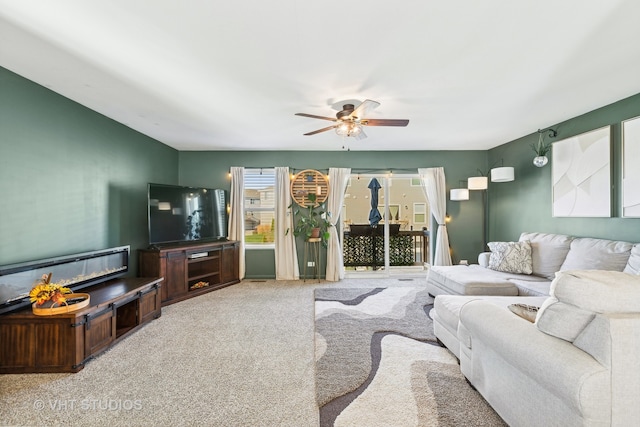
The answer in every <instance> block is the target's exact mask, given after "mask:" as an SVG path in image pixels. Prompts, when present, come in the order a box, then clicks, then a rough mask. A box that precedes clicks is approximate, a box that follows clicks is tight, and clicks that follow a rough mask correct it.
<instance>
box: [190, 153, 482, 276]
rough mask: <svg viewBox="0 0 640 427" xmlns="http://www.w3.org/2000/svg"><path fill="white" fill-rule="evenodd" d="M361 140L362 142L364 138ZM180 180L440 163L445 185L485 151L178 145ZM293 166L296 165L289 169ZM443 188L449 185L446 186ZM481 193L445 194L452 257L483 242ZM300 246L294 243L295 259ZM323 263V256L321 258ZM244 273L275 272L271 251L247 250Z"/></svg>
mask: <svg viewBox="0 0 640 427" xmlns="http://www.w3.org/2000/svg"><path fill="white" fill-rule="evenodd" d="M362 144H363V146H364V147H366V145H364V144H366V141H364V142H363V143H362ZM179 157H180V183H181V184H182V185H191V186H211V187H216V188H224V189H227V190H229V188H230V181H229V179H228V173H229V168H230V167H232V166H244V167H247V168H260V167H275V166H288V167H289V168H290V169H291V170H292V172H295V171H300V170H303V169H317V170H321V171H324V172H326V171H327V170H328V169H329V167H350V168H351V169H352V170H353V171H354V172H355V171H358V170H359V171H361V172H363V171H364V170H367V171H378V170H379V171H387V170H392V171H394V170H395V171H396V173H403V172H404V173H416V172H417V169H418V168H422V167H435V166H443V167H444V169H445V175H446V177H447V183H448V185H453V186H454V187H457V186H458V183H459V180H462V179H466V178H467V177H468V176H469V175H473V174H474V173H475V172H476V170H477V169H478V168H480V169H484V170H486V167H487V166H486V165H487V153H486V152H485V151H437V152H436V151H396V152H390V151H380V152H375V151H374V152H372V151H339V152H335V151H333V152H332V151H308V152H307V151H305V152H302V151H260V152H256V151H251V152H249V151H233V152H230V151H223V152H219V151H202V152H200V151H199V152H195V151H183V152H180V155H179ZM294 169H295V170H294ZM447 190H448V188H447ZM479 197H480V194H474V195H472V199H473V198H477V203H468V204H462V203H460V202H451V201H449V200H448V191H447V204H448V212H449V214H450V215H451V217H452V221H451V222H450V223H449V228H448V230H449V238H450V243H451V247H452V249H453V254H454V258H455V259H469V260H475V259H477V255H478V253H479V252H480V251H481V248H482V222H481V218H482V205H481V202H480V200H481V199H480V198H479ZM302 247H303V245H302V244H301V242H300V244H298V251H299V255H300V256H299V261H300V263H302V258H303V257H302V252H301V251H302ZM323 264H324V262H323ZM246 265H247V270H246V277H247V278H267V277H274V276H275V270H274V254H273V251H269V250H252V251H247V262H246Z"/></svg>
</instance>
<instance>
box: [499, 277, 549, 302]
mask: <svg viewBox="0 0 640 427" xmlns="http://www.w3.org/2000/svg"><path fill="white" fill-rule="evenodd" d="M530 277H532V278H533V277H536V278H537V279H540V280H523V279H509V281H510V282H512V283H513V284H514V285H516V287H517V288H518V295H520V296H525V297H537V296H549V292H550V290H551V280H546V279H543V278H541V277H537V276H533V275H532V276H530Z"/></svg>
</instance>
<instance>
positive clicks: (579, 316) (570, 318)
mask: <svg viewBox="0 0 640 427" xmlns="http://www.w3.org/2000/svg"><path fill="white" fill-rule="evenodd" d="M594 317H595V313H594V312H592V311H589V310H585V309H583V308H580V307H576V306H574V305H571V304H567V303H564V302H560V301H558V299H557V298H554V297H551V298H549V299H547V300H546V301H545V302H544V303H543V304H542V306H541V307H540V310H538V313H537V316H536V318H535V324H536V326H537V328H538V329H539V330H541V331H542V332H544V333H545V334H549V335H553V336H554V337H558V338H561V339H563V340H565V341H569V342H573V341H575V339H576V338H577V337H578V335H580V333H581V332H582V331H583V330H584V328H586V327H587V325H588V324H589V323H591V321H592V320H593V318H594Z"/></svg>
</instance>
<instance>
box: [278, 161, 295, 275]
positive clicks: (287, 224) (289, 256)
mask: <svg viewBox="0 0 640 427" xmlns="http://www.w3.org/2000/svg"><path fill="white" fill-rule="evenodd" d="M290 185H291V180H290V179H289V168H288V167H276V188H275V193H276V194H275V196H276V209H275V211H276V229H275V239H274V240H275V246H276V254H275V255H276V280H297V279H299V278H300V267H298V253H297V252H296V238H295V236H294V235H293V213H292V211H291V209H290V208H289V206H291V192H290V191H289V187H290ZM287 230H289V231H288V232H287Z"/></svg>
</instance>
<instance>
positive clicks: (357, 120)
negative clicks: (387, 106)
mask: <svg viewBox="0 0 640 427" xmlns="http://www.w3.org/2000/svg"><path fill="white" fill-rule="evenodd" d="M379 105H380V103H379V102H376V101H372V100H370V99H367V100H365V101H363V102H362V103H361V104H360V105H358V107H357V108H355V107H354V105H353V104H344V105H343V106H342V111H338V113H336V118H335V119H334V118H332V117H324V116H316V115H314V114H306V113H296V116H302V117H310V118H312V119H321V120H329V121H332V122H334V124H333V125H331V126H327V127H326V128H322V129H318V130H314V131H313V132H308V133H305V135H307V136H308V135H315V134H317V133H321V132H326V131H328V130H331V129H335V131H336V133H337V134H338V135H341V136H352V137H354V138H355V139H364V138H366V137H367V135H365V133H364V130H363V129H362V127H363V126H407V125H408V124H409V120H396V119H368V118H366V117H367V115H368V114H369V113H370V112H371V111H372V110H373V109H375V108H377V107H378V106H379Z"/></svg>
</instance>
